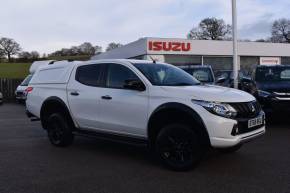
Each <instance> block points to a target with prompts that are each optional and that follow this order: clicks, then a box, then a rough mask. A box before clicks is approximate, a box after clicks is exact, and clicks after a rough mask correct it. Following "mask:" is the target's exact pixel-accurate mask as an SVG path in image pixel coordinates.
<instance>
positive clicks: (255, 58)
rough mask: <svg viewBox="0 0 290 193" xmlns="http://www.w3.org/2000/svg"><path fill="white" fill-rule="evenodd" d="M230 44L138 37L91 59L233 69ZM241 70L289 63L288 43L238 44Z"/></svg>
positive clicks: (289, 48)
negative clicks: (131, 60) (139, 60)
mask: <svg viewBox="0 0 290 193" xmlns="http://www.w3.org/2000/svg"><path fill="white" fill-rule="evenodd" d="M232 54H233V49H232V42H231V41H213V40H188V39H175V38H174V39H171V38H141V39H139V40H137V41H134V42H132V43H129V44H127V45H124V46H122V47H120V48H116V49H113V50H110V51H108V52H104V53H101V54H98V55H95V56H93V57H92V59H145V60H152V59H153V60H157V61H160V62H166V63H170V64H174V65H176V66H180V65H182V66H184V65H211V66H212V68H213V69H214V70H229V69H232V64H233V59H232ZM238 64H239V67H240V69H243V70H247V71H251V70H252V69H253V68H254V67H255V66H256V65H260V64H263V65H273V64H290V44H280V43H265V42H239V43H238Z"/></svg>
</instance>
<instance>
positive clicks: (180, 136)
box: [155, 124, 203, 171]
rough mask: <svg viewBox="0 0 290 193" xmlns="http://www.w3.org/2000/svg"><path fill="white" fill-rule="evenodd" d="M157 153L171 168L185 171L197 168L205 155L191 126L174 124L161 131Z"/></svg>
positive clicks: (157, 140) (157, 142)
mask: <svg viewBox="0 0 290 193" xmlns="http://www.w3.org/2000/svg"><path fill="white" fill-rule="evenodd" d="M155 146H156V153H157V156H158V157H159V159H160V160H161V161H162V162H163V163H164V164H165V165H166V166H167V167H169V168H171V169H173V170H176V171H185V170H189V169H191V168H193V167H194V166H196V165H197V164H198V163H199V161H200V160H201V157H202V154H203V148H202V145H201V143H200V141H199V139H198V135H197V134H196V133H195V131H194V130H192V129H191V128H190V127H189V126H187V125H183V124H172V125H168V126H165V127H164V128H163V129H161V131H160V133H159V134H158V136H157V139H156V145H155Z"/></svg>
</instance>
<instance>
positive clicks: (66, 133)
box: [47, 113, 74, 147]
mask: <svg viewBox="0 0 290 193" xmlns="http://www.w3.org/2000/svg"><path fill="white" fill-rule="evenodd" d="M47 133H48V138H49V140H50V142H51V144H53V145H55V146H58V147H65V146H68V145H70V144H72V142H73V139H74V135H73V134H72V128H71V127H70V126H69V123H68V121H67V120H66V119H65V117H64V116H63V115H62V114H59V113H54V114H52V115H50V116H49V118H48V128H47Z"/></svg>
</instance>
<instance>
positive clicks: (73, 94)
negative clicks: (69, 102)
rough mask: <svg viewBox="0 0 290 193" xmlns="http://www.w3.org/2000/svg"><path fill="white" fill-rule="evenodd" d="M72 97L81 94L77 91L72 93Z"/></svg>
mask: <svg viewBox="0 0 290 193" xmlns="http://www.w3.org/2000/svg"><path fill="white" fill-rule="evenodd" d="M70 95H72V96H79V95H80V94H79V93H78V92H76V91H75V92H71V93H70Z"/></svg>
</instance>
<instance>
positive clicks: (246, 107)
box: [230, 101, 261, 118]
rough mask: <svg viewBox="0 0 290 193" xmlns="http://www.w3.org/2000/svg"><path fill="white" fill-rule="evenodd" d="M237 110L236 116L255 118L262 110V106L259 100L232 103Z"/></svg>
mask: <svg viewBox="0 0 290 193" xmlns="http://www.w3.org/2000/svg"><path fill="white" fill-rule="evenodd" d="M230 105H231V106H232V107H233V108H234V109H235V110H236V111H237V117H236V118H254V117H256V116H258V115H259V113H260V112H261V106H260V104H259V103H258V102H257V101H252V102H246V103H230Z"/></svg>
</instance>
